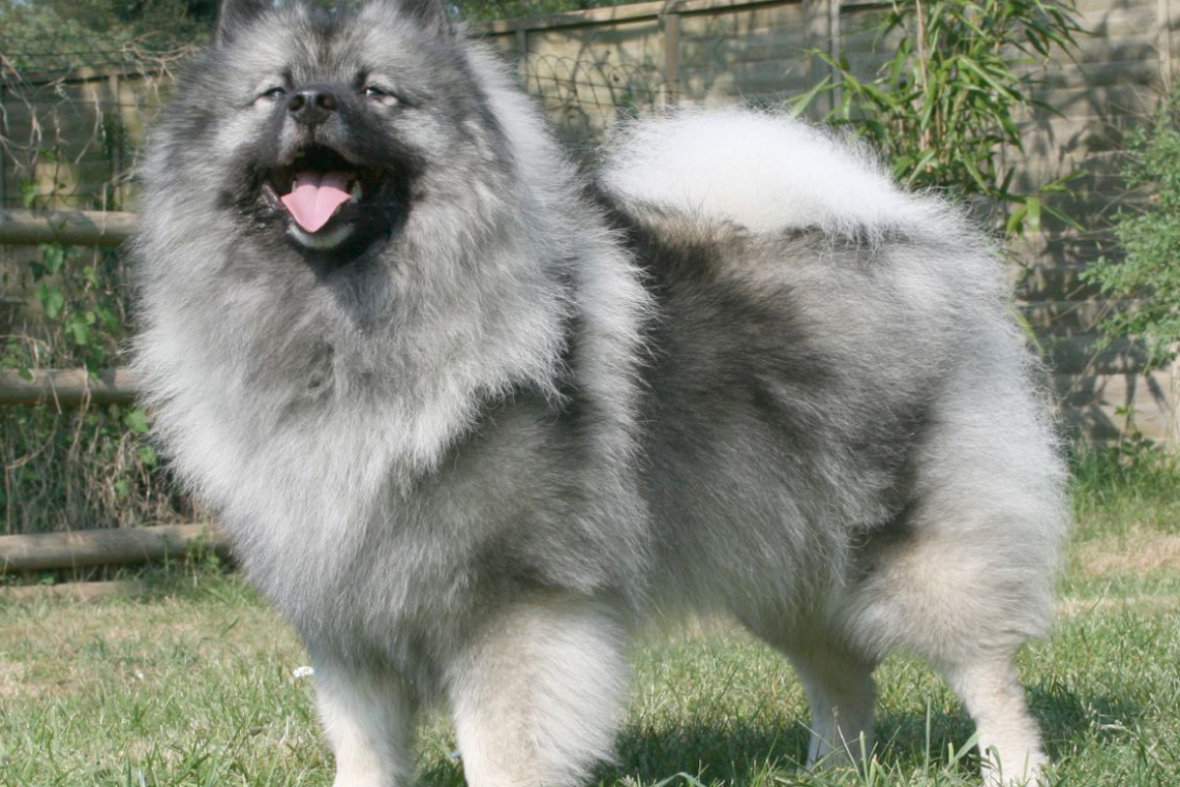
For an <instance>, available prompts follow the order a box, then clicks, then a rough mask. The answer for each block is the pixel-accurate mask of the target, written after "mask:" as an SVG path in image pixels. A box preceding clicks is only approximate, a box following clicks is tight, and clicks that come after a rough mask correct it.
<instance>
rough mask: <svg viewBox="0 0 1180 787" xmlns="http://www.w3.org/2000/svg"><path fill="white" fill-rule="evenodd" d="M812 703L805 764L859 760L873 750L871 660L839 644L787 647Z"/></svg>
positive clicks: (874, 689) (834, 764)
mask: <svg viewBox="0 0 1180 787" xmlns="http://www.w3.org/2000/svg"><path fill="white" fill-rule="evenodd" d="M789 655H790V659H791V663H792V664H794V665H795V670H796V671H797V672H798V673H799V677H800V679H801V680H802V681H803V687H804V689H805V690H806V692H807V704H808V705H809V706H810V707H811V741H810V743H809V744H808V746H807V764H808V766H814V765H820V766H832V767H841V766H849V765H859V764H860V763H862V762H863V761H864V760H865V759H866V758H867V757H868V756H869V754H870V753H871V752H872V750H873V711H874V709H875V706H876V701H877V687H876V684H875V683H874V681H873V667H874V664H872V663H871V662H868V661H866V660H864V659H861V658H859V657H857V656H855V655H853V654H851V653H849V652H848V651H847V650H845V649H843V648H832V647H822V648H813V649H809V650H806V651H792V652H790V654H789Z"/></svg>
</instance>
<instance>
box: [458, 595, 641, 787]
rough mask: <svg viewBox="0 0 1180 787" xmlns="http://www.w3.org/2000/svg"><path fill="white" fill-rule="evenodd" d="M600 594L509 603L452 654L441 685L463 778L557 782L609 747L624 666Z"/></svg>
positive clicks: (581, 771)
mask: <svg viewBox="0 0 1180 787" xmlns="http://www.w3.org/2000/svg"><path fill="white" fill-rule="evenodd" d="M624 639H625V637H624V630H623V627H622V626H621V625H620V624H619V622H618V618H617V617H616V616H615V615H613V614H612V613H611V610H610V608H609V607H607V606H606V605H604V604H601V603H599V602H595V601H591V600H587V599H576V598H569V597H559V598H557V597H550V598H545V599H536V600H531V601H528V602H521V603H517V604H514V605H513V606H511V607H510V608H508V609H506V610H503V611H502V612H501V613H500V614H498V615H496V616H495V617H494V618H493V619H492V620H490V621H488V622H487V624H486V625H485V626H484V627H482V629H481V631H480V632H479V634H477V635H476V636H474V637H473V638H472V640H471V641H470V642H469V644H468V646H467V647H465V648H464V650H463V653H462V654H461V655H460V656H459V657H458V658H456V659H455V660H454V663H453V664H452V665H451V668H450V671H449V676H448V691H449V695H450V700H451V708H452V712H453V713H454V718H455V732H456V735H457V737H458V743H459V752H460V754H461V755H462V757H463V768H464V772H465V773H466V776H467V783H468V785H470V787H542V786H543V787H562V786H563V785H571V784H576V783H578V782H580V781H581V780H582V779H584V778H585V776H587V775H588V773H589V772H590V769H591V768H592V767H593V766H594V764H595V763H596V762H598V761H600V760H602V759H604V758H607V757H609V756H610V753H611V750H612V748H613V743H614V736H615V732H616V730H617V726H618V723H619V721H620V718H621V710H622V698H623V694H624V690H625V687H626V678H627V666H626V662H625V660H624V658H623V653H622V651H623V642H624Z"/></svg>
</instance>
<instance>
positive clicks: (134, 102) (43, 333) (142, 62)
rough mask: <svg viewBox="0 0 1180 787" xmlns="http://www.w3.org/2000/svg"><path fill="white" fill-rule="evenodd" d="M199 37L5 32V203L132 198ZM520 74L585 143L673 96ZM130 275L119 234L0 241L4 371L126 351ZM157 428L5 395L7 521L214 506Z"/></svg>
mask: <svg viewBox="0 0 1180 787" xmlns="http://www.w3.org/2000/svg"><path fill="white" fill-rule="evenodd" d="M59 43H60V42H59ZM190 52H191V50H190V51H185V50H180V51H172V52H157V51H148V50H137V49H134V48H133V47H131V46H130V45H128V46H124V47H121V48H119V49H117V50H102V51H97V50H90V49H86V48H85V46H84V45H83V44H82V43H81V42H80V43H78V45H77V47H76V48H74V49H70V50H68V51H62V50H61V49H60V47H59V48H57V49H55V50H54V51H51V52H44V53H42V52H29V53H20V54H19V55H13V53H12V51H11V50H10V49H5V48H4V46H3V42H2V41H0V158H2V161H0V209H5V208H7V209H13V208H36V209H83V210H105V211H118V210H133V209H134V204H135V203H134V192H135V182H136V170H137V165H138V163H139V160H140V159H139V156H140V151H141V150H142V147H143V143H144V142H145V140H146V138H147V134H148V132H149V129H150V127H151V124H152V121H153V120H154V118H155V116H156V114H157V113H158V112H159V110H160V108H161V107H162V106H163V104H164V103H165V102H166V101H167V98H168V94H169V92H170V89H171V86H172V83H173V80H174V79H175V77H176V74H177V72H178V70H179V69H180V68H182V66H183V61H184V59H185V57H187V56H188V55H189V54H190ZM520 77H521V80H522V82H523V83H524V85H525V87H526V88H527V89H528V90H529V92H530V93H532V94H534V95H535V96H537V97H538V99H539V100H540V102H541V103H542V105H543V106H544V107H545V109H546V110H547V111H548V112H549V114H550V115H551V116H552V117H553V119H554V121H555V123H556V125H557V127H558V130H559V133H560V134H561V136H562V137H563V138H564V139H566V140H567V141H569V142H571V143H573V148H574V149H575V150H579V151H582V152H583V153H585V151H587V150H589V146H588V145H587V144H586V143H590V142H593V141H595V140H597V139H599V138H600V137H601V136H602V134H603V133H604V132H606V131H607V130H608V129H609V128H610V127H611V126H613V125H614V124H615V123H617V122H619V121H620V120H622V119H624V118H628V117H632V116H635V115H638V114H642V113H643V112H646V111H650V110H654V109H658V108H659V107H660V106H662V104H663V103H664V101H665V97H664V80H663V77H662V74H661V73H660V72H659V70H658V69H656V68H654V67H653V68H646V67H633V66H619V65H613V64H609V63H604V62H590V61H578V60H575V59H573V58H566V57H555V56H543V55H534V56H530V57H528V58H525V59H523V60H522V61H521V63H520ZM130 279H131V271H130V267H129V265H128V264H127V261H126V260H125V258H124V256H123V255H122V254H121V253H120V252H119V250H118V249H112V248H105V249H104V248H89V247H71V246H61V245H59V244H44V245H41V246H28V245H24V246H20V245H10V246H2V245H0V372H2V371H4V370H8V371H9V373H14V372H13V370H18V371H25V370H34V369H47V368H76V367H80V366H85V367H88V368H90V369H91V370H98V369H102V368H110V367H115V366H120V365H123V364H125V363H126V358H125V357H124V352H125V348H126V344H127V339H128V334H127V326H128V325H129V322H130V320H129V318H128V315H129V312H130V290H131V288H130ZM146 427H147V422H146V418H145V414H144V413H143V411H142V410H139V409H138V408H137V407H135V406H134V405H133V404H128V403H104V404H99V403H98V402H97V401H91V402H86V403H85V404H84V405H83V406H81V407H60V406H55V405H54V404H53V403H52V402H50V403H47V405H46V406H41V407H0V470H2V478H0V512H3V518H4V519H3V523H2V524H0V534H4V533H29V532H42V531H58V530H72V529H78V528H87V527H111V526H132V525H144V524H160V523H175V522H181V521H189V520H192V519H193V518H194V517H197V516H199V512H198V511H197V510H196V509H195V508H194V507H193V503H192V502H191V501H190V500H188V499H187V498H185V497H184V496H183V495H181V494H179V493H177V491H176V490H175V487H174V486H173V485H171V484H170V482H168V480H167V479H166V478H165V477H163V475H162V474H161V473H160V472H159V462H158V458H157V457H156V455H155V451H154V450H153V449H152V447H151V445H150V443H148V442H147V441H146V440H145V439H144V432H145V431H146Z"/></svg>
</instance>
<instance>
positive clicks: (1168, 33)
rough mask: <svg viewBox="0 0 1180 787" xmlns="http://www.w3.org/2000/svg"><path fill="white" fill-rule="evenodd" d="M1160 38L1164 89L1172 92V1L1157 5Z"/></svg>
mask: <svg viewBox="0 0 1180 787" xmlns="http://www.w3.org/2000/svg"><path fill="white" fill-rule="evenodd" d="M1156 24H1157V27H1158V38H1157V44H1156V46H1157V47H1158V49H1159V55H1160V78H1161V79H1162V80H1163V83H1164V88H1165V89H1167V90H1168V91H1169V92H1171V90H1172V76H1173V74H1172V69H1173V66H1172V0H1158V3H1157V5H1156Z"/></svg>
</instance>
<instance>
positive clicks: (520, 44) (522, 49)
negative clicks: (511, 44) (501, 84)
mask: <svg viewBox="0 0 1180 787" xmlns="http://www.w3.org/2000/svg"><path fill="white" fill-rule="evenodd" d="M516 57H517V61H516V66H517V68H518V69H520V86H521V87H522V88H524V89H525V90H528V88H529V29H528V28H527V27H518V28H516Z"/></svg>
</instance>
